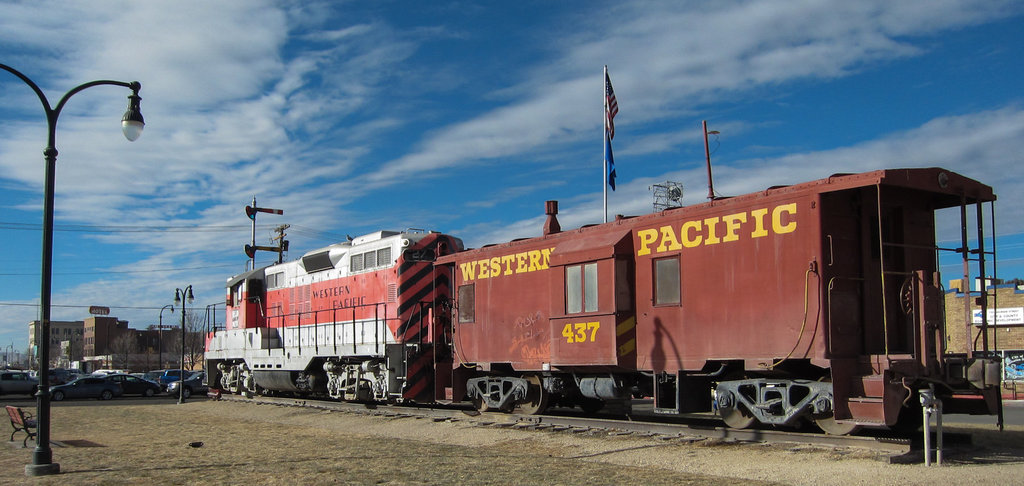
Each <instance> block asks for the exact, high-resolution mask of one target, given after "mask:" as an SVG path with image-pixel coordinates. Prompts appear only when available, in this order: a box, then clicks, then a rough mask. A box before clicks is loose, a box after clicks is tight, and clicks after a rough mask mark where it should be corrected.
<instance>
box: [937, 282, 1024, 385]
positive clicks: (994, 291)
mask: <svg viewBox="0 0 1024 486" xmlns="http://www.w3.org/2000/svg"><path fill="white" fill-rule="evenodd" d="M987 284H988V285H987V288H986V290H987V292H984V293H983V292H982V291H981V282H980V281H976V282H975V285H974V288H973V289H969V290H967V291H966V292H965V291H964V290H963V288H962V287H963V286H962V285H961V280H953V281H950V282H949V287H948V288H949V290H948V291H947V292H946V298H945V304H946V349H947V350H948V352H951V353H964V352H966V351H967V350H968V349H969V348H973V349H980V348H981V347H982V342H983V341H984V340H985V339H987V340H988V347H989V349H993V350H996V351H997V352H998V353H999V355H1000V356H1001V357H1002V358H1003V383H1004V385H1003V386H1004V388H1005V390H1006V393H1005V394H1004V395H1005V396H1007V397H1010V398H1022V397H1024V285H1016V284H1003V283H1000V282H998V281H996V282H987ZM983 294H987V295H983ZM981 299H985V303H986V307H987V309H988V332H987V333H986V335H984V336H983V335H982V333H981V323H982V315H981V305H980V304H981V302H982V300H981ZM968 316H970V326H968V325H967V321H968Z"/></svg>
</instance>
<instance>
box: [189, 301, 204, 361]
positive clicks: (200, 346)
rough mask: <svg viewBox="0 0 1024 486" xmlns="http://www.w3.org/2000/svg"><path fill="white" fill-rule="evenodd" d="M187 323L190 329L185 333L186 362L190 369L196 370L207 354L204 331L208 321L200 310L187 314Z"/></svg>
mask: <svg viewBox="0 0 1024 486" xmlns="http://www.w3.org/2000/svg"><path fill="white" fill-rule="evenodd" d="M185 325H186V329H187V330H188V332H187V333H186V334H185V362H186V363H187V364H188V369H190V370H194V369H196V365H197V364H199V363H202V362H203V358H205V356H206V355H205V352H206V335H205V333H204V332H203V331H204V327H205V325H206V322H205V319H204V318H203V316H202V315H200V314H199V313H198V312H190V313H188V314H186V317H185Z"/></svg>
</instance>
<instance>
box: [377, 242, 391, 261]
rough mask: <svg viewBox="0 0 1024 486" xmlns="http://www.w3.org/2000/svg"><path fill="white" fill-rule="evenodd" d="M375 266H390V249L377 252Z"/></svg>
mask: <svg viewBox="0 0 1024 486" xmlns="http://www.w3.org/2000/svg"><path fill="white" fill-rule="evenodd" d="M377 265H381V266H387V265H391V247H390V246H389V247H387V248H381V249H379V250H377Z"/></svg>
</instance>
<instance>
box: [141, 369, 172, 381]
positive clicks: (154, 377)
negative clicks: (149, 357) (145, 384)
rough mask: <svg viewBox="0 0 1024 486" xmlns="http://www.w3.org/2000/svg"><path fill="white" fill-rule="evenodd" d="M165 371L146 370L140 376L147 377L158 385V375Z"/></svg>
mask: <svg viewBox="0 0 1024 486" xmlns="http://www.w3.org/2000/svg"><path fill="white" fill-rule="evenodd" d="M165 371H167V370H152V371H147V372H145V373H143V374H142V377H143V378H145V379H147V380H149V381H152V382H153V383H156V384H157V385H159V384H160V377H161V376H163V375H164V372H165Z"/></svg>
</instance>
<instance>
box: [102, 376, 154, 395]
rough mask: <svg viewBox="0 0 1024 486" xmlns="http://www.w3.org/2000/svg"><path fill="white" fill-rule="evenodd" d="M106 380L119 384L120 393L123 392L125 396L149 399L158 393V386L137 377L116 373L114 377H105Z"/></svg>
mask: <svg viewBox="0 0 1024 486" xmlns="http://www.w3.org/2000/svg"><path fill="white" fill-rule="evenodd" d="M107 378H110V379H111V380H114V381H116V382H118V383H120V384H121V391H122V392H124V394H125V395H142V396H144V397H151V396H153V395H156V394H157V393H160V385H158V384H156V383H153V382H152V381H149V380H145V379H142V378H139V377H137V376H132V375H125V374H121V373H118V374H116V375H107Z"/></svg>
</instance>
